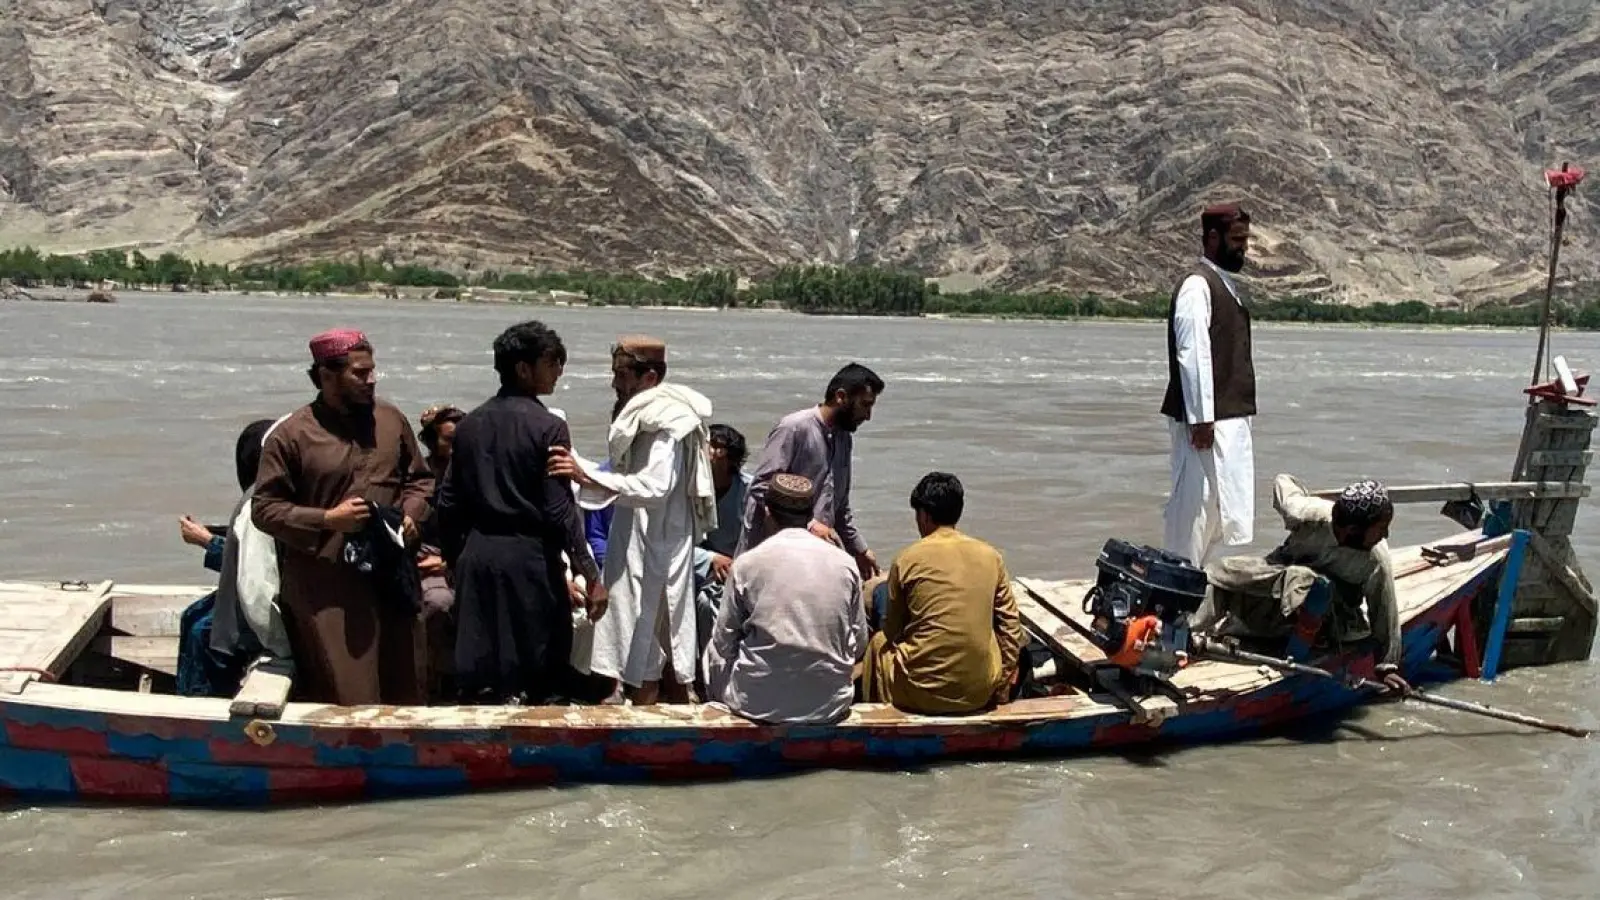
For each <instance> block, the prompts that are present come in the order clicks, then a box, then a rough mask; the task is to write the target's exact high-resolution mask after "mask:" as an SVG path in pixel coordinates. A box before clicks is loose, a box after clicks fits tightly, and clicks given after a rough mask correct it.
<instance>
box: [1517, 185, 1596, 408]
mask: <svg viewBox="0 0 1600 900" xmlns="http://www.w3.org/2000/svg"><path fill="white" fill-rule="evenodd" d="M1544 180H1545V182H1546V183H1548V184H1549V185H1550V187H1551V189H1552V190H1554V191H1555V196H1554V199H1553V200H1552V205H1553V206H1554V209H1555V216H1554V227H1553V228H1552V229H1551V233H1550V271H1549V273H1548V274H1547V275H1546V276H1545V282H1544V310H1543V312H1542V313H1541V314H1540V317H1539V349H1538V350H1537V351H1535V352H1534V354H1533V378H1532V380H1530V381H1529V382H1528V383H1529V384H1530V385H1536V384H1539V383H1540V379H1539V375H1540V372H1542V371H1543V370H1544V352H1545V346H1546V345H1547V344H1548V343H1549V339H1550V306H1551V303H1552V301H1553V299H1554V296H1555V290H1556V263H1557V262H1558V261H1559V260H1560V259H1561V232H1562V231H1563V230H1564V229H1565V228H1566V225H1567V196H1568V195H1569V194H1571V193H1572V191H1573V189H1575V188H1576V187H1577V186H1578V182H1580V181H1582V180H1583V170H1582V169H1574V168H1572V164H1571V163H1570V162H1564V163H1562V164H1561V170H1560V171H1553V170H1546V171H1545V173H1544ZM1537 401H1538V398H1536V397H1530V398H1529V399H1528V402H1529V403H1535V402H1537Z"/></svg>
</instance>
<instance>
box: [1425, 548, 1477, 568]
mask: <svg viewBox="0 0 1600 900" xmlns="http://www.w3.org/2000/svg"><path fill="white" fill-rule="evenodd" d="M1477 555H1478V545H1477V544H1476V543H1471V542H1468V543H1465V544H1430V545H1428V546H1426V547H1423V548H1422V558H1423V559H1424V560H1426V561H1427V562H1429V563H1430V564H1432V565H1435V566H1449V565H1454V564H1455V563H1462V562H1467V561H1468V560H1470V559H1472V558H1474V557H1476V556H1477Z"/></svg>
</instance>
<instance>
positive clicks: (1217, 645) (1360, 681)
mask: <svg viewBox="0 0 1600 900" xmlns="http://www.w3.org/2000/svg"><path fill="white" fill-rule="evenodd" d="M1194 646H1195V651H1194V653H1195V655H1196V656H1200V657H1205V658H1209V659H1217V660H1222V661H1224V662H1241V663H1249V664H1251V665H1256V666H1266V667H1268V668H1271V669H1277V670H1278V671H1280V672H1288V673H1290V674H1293V675H1310V676H1312V677H1314V678H1327V679H1329V680H1332V681H1340V682H1344V683H1345V684H1346V685H1348V686H1349V687H1350V688H1351V689H1352V690H1357V691H1359V690H1364V689H1367V688H1373V689H1378V690H1383V689H1385V687H1384V685H1383V683H1382V682H1377V681H1369V680H1367V679H1365V678H1351V679H1345V678H1340V677H1339V676H1338V675H1335V674H1334V673H1332V672H1329V671H1328V670H1327V669H1319V668H1317V667H1316V666H1308V665H1305V664H1304V663H1297V662H1295V661H1294V660H1291V659H1279V658H1277V657H1274V656H1263V655H1262V654H1260V653H1250V652H1248V651H1245V650H1240V649H1238V648H1237V647H1234V646H1232V645H1230V644H1225V643H1221V642H1218V641H1208V640H1205V639H1203V638H1196V639H1195V641H1194ZM1400 696H1401V699H1404V700H1415V701H1417V702H1418V703H1427V704H1430V705H1432V706H1442V707H1444V708H1445V709H1453V710H1456V711H1457V712H1464V713H1472V714H1473V715H1476V716H1484V717H1486V718H1490V719H1499V720H1501V721H1503V722H1515V723H1517V724H1518V725H1527V726H1528V727H1530V728H1539V729H1543V730H1545V731H1558V732H1560V733H1562V734H1569V735H1572V736H1573V737H1577V738H1586V737H1588V736H1589V735H1590V734H1592V733H1593V731H1592V730H1590V729H1588V728H1579V727H1578V726H1576V725H1564V724H1562V723H1560V722H1550V721H1546V720H1544V719H1536V718H1534V717H1533V716H1525V715H1523V714H1522V713H1518V712H1512V711H1511V710H1508V709H1499V708H1497V707H1493V706H1485V705H1484V704H1482V703H1473V702H1472V701H1470V700H1454V699H1451V698H1449V697H1440V696H1437V695H1435V694H1428V693H1424V692H1422V691H1420V690H1418V689H1416V688H1412V689H1411V690H1410V691H1407V692H1406V693H1404V694H1401V695H1400Z"/></svg>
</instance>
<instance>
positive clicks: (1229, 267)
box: [1216, 247, 1244, 273]
mask: <svg viewBox="0 0 1600 900" xmlns="http://www.w3.org/2000/svg"><path fill="white" fill-rule="evenodd" d="M1216 261H1217V268H1219V269H1221V270H1222V271H1224V272H1233V273H1238V272H1239V271H1240V270H1242V269H1243V268H1244V254H1243V253H1241V252H1239V251H1238V250H1234V249H1232V248H1231V247H1219V248H1217V260H1216Z"/></svg>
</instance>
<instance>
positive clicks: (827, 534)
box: [806, 519, 844, 549]
mask: <svg viewBox="0 0 1600 900" xmlns="http://www.w3.org/2000/svg"><path fill="white" fill-rule="evenodd" d="M806 530H807V531H809V532H811V533H812V534H814V535H816V536H817V537H819V538H822V539H823V540H825V541H827V542H828V543H830V544H832V545H834V546H835V547H839V548H841V549H842V548H843V547H844V542H843V541H840V540H839V535H838V534H836V533H835V532H834V530H833V528H832V526H829V525H824V524H822V523H821V522H818V521H817V520H816V519H812V520H811V524H810V525H807V526H806Z"/></svg>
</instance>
